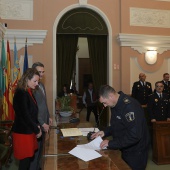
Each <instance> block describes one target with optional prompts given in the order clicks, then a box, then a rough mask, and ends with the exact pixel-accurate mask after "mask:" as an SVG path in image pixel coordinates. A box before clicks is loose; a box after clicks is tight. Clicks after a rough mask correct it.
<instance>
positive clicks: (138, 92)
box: [132, 73, 152, 105]
mask: <svg viewBox="0 0 170 170" xmlns="http://www.w3.org/2000/svg"><path fill="white" fill-rule="evenodd" d="M145 79H146V75H145V74H144V73H140V74H139V81H137V82H135V83H134V84H133V87H132V97H133V98H135V99H136V100H138V101H139V103H140V104H141V105H146V104H147V102H148V96H149V95H151V94H152V85H151V83H150V82H147V81H145Z"/></svg>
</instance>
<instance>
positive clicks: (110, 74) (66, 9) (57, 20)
mask: <svg viewBox="0 0 170 170" xmlns="http://www.w3.org/2000/svg"><path fill="white" fill-rule="evenodd" d="M79 7H80V5H79V4H74V5H71V6H68V7H66V8H65V9H63V10H62V11H61V12H60V13H59V15H58V16H57V17H56V20H55V22H54V25H53V101H55V99H56V95H57V76H56V34H57V30H56V28H57V26H58V23H59V21H60V19H61V18H62V16H63V15H64V14H65V13H66V12H67V11H69V10H72V9H75V8H79ZM86 8H88V9H91V10H93V11H96V12H97V13H98V14H100V16H101V17H102V18H103V20H104V21H105V23H106V25H107V28H108V39H107V41H108V56H107V58H108V62H107V72H108V73H107V83H108V84H110V85H112V28H111V24H110V21H109V20H108V18H107V16H106V15H105V14H104V13H103V11H101V10H100V9H99V8H97V7H95V6H92V5H89V6H88V5H87V6H86ZM53 111H54V113H55V104H53Z"/></svg>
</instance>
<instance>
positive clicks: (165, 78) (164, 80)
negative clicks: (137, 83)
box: [162, 73, 170, 98]
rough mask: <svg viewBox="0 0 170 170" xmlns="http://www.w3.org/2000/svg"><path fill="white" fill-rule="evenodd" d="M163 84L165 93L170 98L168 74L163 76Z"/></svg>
mask: <svg viewBox="0 0 170 170" xmlns="http://www.w3.org/2000/svg"><path fill="white" fill-rule="evenodd" d="M162 83H163V85H164V88H163V93H166V94H167V95H168V97H169V98H170V81H169V74H168V73H164V74H163V80H162Z"/></svg>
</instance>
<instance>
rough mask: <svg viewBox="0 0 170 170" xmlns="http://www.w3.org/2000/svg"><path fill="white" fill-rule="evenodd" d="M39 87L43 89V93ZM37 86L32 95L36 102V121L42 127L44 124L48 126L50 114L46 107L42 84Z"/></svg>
mask: <svg viewBox="0 0 170 170" xmlns="http://www.w3.org/2000/svg"><path fill="white" fill-rule="evenodd" d="M39 86H41V87H42V88H43V91H42V90H41V88H40V87H39ZM39 86H37V88H36V90H35V91H34V93H33V95H34V97H35V99H36V101H37V106H38V121H39V123H40V125H41V126H42V125H43V124H44V123H46V124H49V118H50V114H49V110H48V106H47V100H46V91H45V87H44V85H43V84H42V83H39Z"/></svg>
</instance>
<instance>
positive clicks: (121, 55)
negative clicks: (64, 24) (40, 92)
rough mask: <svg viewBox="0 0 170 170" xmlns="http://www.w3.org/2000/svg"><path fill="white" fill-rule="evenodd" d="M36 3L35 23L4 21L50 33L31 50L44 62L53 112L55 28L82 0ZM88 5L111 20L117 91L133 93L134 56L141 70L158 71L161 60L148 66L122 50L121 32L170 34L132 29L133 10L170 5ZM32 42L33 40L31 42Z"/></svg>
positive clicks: (111, 1)
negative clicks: (57, 20)
mask: <svg viewBox="0 0 170 170" xmlns="http://www.w3.org/2000/svg"><path fill="white" fill-rule="evenodd" d="M33 2H34V5H33V6H34V16H33V21H23V20H15V21H14V20H2V21H1V22H6V23H7V24H8V28H9V29H27V30H28V29H30V30H36V29H37V30H48V32H47V36H46V38H45V40H44V43H43V44H42V45H41V44H40V45H33V46H31V47H30V46H29V47H28V53H29V54H30V55H33V62H36V61H40V62H42V63H44V64H45V70H46V72H45V81H44V82H45V85H46V90H47V97H48V105H49V109H50V112H51V113H52V106H53V104H54V101H53V97H52V96H53V82H52V80H53V77H52V76H53V67H52V66H53V25H54V22H55V20H56V18H57V16H58V15H59V13H60V12H61V11H62V10H63V9H65V8H66V7H68V6H70V5H73V4H77V3H78V2H79V1H78V0H69V1H68V0H67V1H66V0H63V1H61V0H50V1H40V0H36V1H33ZM88 4H90V5H93V6H95V7H96V8H98V9H100V10H101V11H103V13H104V14H105V15H106V16H107V18H108V19H109V22H110V24H111V27H112V62H113V63H112V64H117V65H119V66H120V69H117V70H114V69H112V68H111V71H112V75H113V77H112V78H113V83H112V85H113V87H115V89H116V90H124V91H125V92H126V93H129V88H130V83H129V81H130V80H128V77H130V66H129V62H130V57H131V56H137V57H139V58H140V57H141V58H140V59H139V63H140V65H141V67H143V68H146V69H155V68H156V67H159V63H161V59H160V60H159V61H158V63H157V64H156V65H155V66H154V67H151V66H150V67H148V66H147V65H146V64H144V62H143V56H142V55H141V54H139V53H138V52H137V51H134V50H133V49H131V48H130V47H121V48H120V45H119V44H118V42H117V35H118V34H119V33H129V34H151V35H152V34H153V35H157V34H159V35H170V29H169V28H151V27H136V26H130V24H129V21H130V18H129V8H130V7H141V8H152V9H167V10H169V9H170V3H168V2H158V1H153V0H138V1H137V0H88ZM28 41H29V39H28ZM18 54H19V56H20V55H23V54H24V49H21V50H20V51H19V52H18ZM169 55H170V52H166V53H163V54H162V55H160V56H158V57H159V58H160V57H161V58H165V57H167V56H169Z"/></svg>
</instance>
